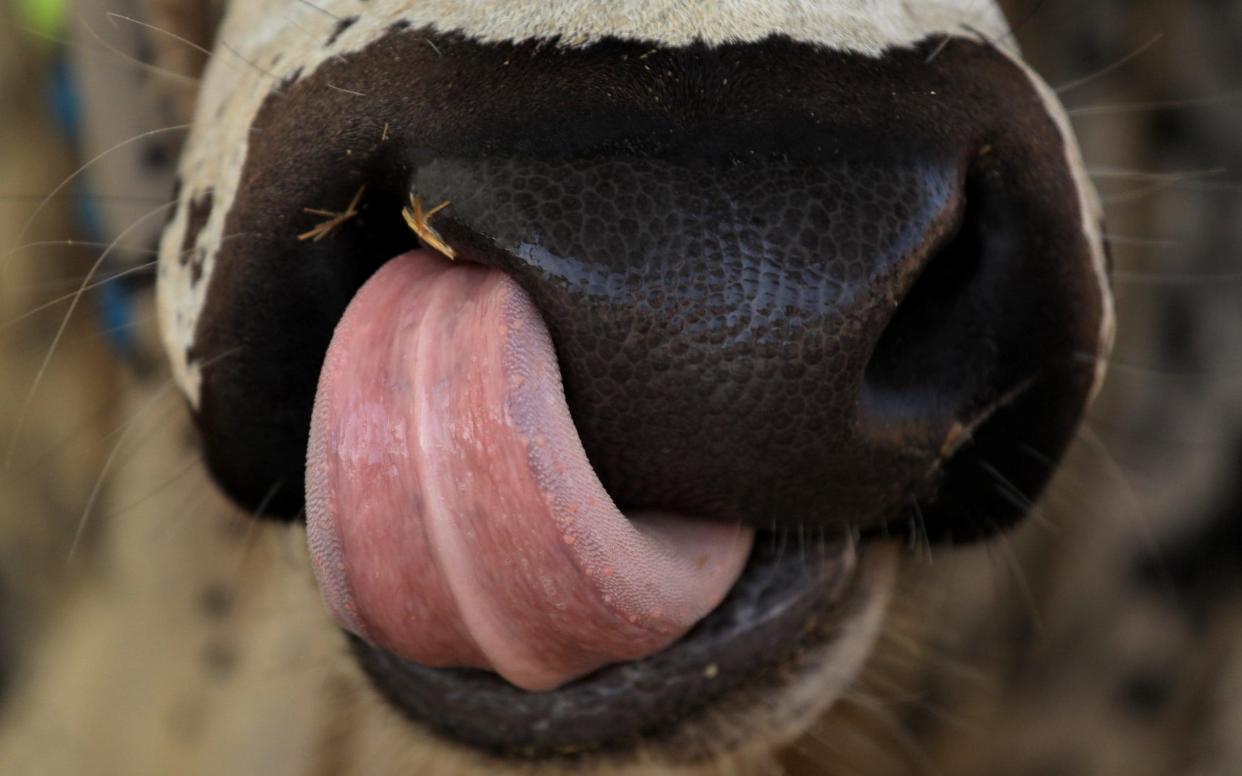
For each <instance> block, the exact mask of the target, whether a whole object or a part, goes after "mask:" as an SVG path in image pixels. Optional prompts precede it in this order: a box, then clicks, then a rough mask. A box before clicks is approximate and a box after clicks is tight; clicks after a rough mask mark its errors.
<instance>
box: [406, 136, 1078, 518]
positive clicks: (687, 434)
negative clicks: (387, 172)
mask: <svg viewBox="0 0 1242 776" xmlns="http://www.w3.org/2000/svg"><path fill="white" fill-rule="evenodd" d="M992 154H993V150H992V149H990V148H987V147H982V148H979V149H976V150H975V151H974V153H972V154H965V155H950V154H946V155H939V156H937V155H932V156H920V155H911V156H902V155H892V154H876V155H874V156H870V155H868V154H867V153H865V152H861V153H860V152H857V151H856V152H854V153H852V154H851V155H850V157H849V158H848V159H835V160H830V161H826V162H825V161H819V162H818V163H816V164H807V163H805V162H802V161H799V160H792V159H788V158H780V157H776V158H763V159H756V158H746V159H737V158H723V159H721V158H715V159H711V158H707V159H698V160H694V161H687V160H685V159H682V160H678V161H668V160H658V159H650V158H646V159H644V158H625V157H618V158H604V159H598V158H597V159H590V160H565V161H557V162H550V161H536V160H530V159H501V160H498V159H495V158H491V159H477V158H475V159H436V160H434V161H431V162H429V163H427V164H425V165H424V166H421V167H420V168H418V169H417V171H416V173H415V175H414V176H413V179H412V187H413V191H414V192H415V196H417V197H419V198H422V199H424V200H426V201H427V202H447V203H449V205H448V206H446V207H445V208H444V209H443V210H442V211H441V212H442V213H443V215H442V216H440V215H437V217H436V218H435V228H436V229H437V230H439V233H440V235H441V236H442V237H443V238H444V239H445V240H446V241H447V242H448V243H449V244H451V245H452V246H453V248H454V250H455V251H456V253H457V256H458V258H459V259H460V260H467V261H476V262H480V263H484V264H489V265H493V266H497V267H500V268H501V269H504V270H505V271H506V272H508V273H509V274H510V275H512V276H513V277H514V278H515V279H516V280H517V281H518V282H519V283H520V284H521V285H523V286H524V288H525V289H526V290H527V292H528V293H529V294H530V295H531V297H532V298H533V299H534V301H535V303H536V305H537V306H538V308H539V310H540V311H541V313H542V314H543V316H544V318H545V320H546V322H547V324H548V327H549V330H550V332H551V334H552V338H553V341H554V343H555V345H556V350H557V354H558V358H559V360H560V366H561V370H562V375H563V379H564V383H565V391H566V396H567V397H568V400H569V404H570V409H571V412H572V414H573V417H574V420H575V423H576V424H577V427H578V430H579V433H580V435H581V437H582V440H583V444H584V446H585V448H586V450H587V453H588V455H589V457H590V460H591V462H592V464H593V465H594V467H595V469H596V472H597V474H598V475H599V476H600V479H601V481H602V482H603V483H604V485H605V486H606V487H607V488H608V490H609V493H610V494H611V495H612V496H613V498H614V499H615V500H616V501H617V502H618V504H619V505H620V506H621V507H622V508H623V509H626V510H631V509H633V510H659V509H665V510H673V511H676V512H684V513H692V514H705V515H712V516H714V517H719V518H724V519H730V520H738V521H742V522H746V523H751V524H754V525H757V526H762V527H768V526H776V527H793V526H804V527H805V526H812V527H838V528H840V527H846V526H849V527H858V528H862V529H875V528H883V527H884V526H886V525H887V524H888V523H889V522H891V521H893V520H894V519H897V518H898V517H899V516H901V515H902V514H904V513H906V512H907V511H909V510H910V509H912V508H917V509H919V510H920V511H922V510H923V507H922V506H921V505H919V501H920V500H924V501H926V502H927V503H926V512H927V514H924V515H923V517H924V520H925V521H927V520H930V521H931V524H930V525H928V526H927V530H928V531H930V532H933V533H937V534H939V533H944V532H951V533H953V534H954V535H959V536H960V535H964V534H968V533H971V532H972V531H974V530H985V529H982V528H981V527H980V526H981V524H983V523H984V522H986V523H989V524H991V525H993V526H995V525H999V524H1001V523H1003V522H1005V520H1006V517H1005V515H1006V514H1007V513H1006V512H1005V510H1004V509H1001V508H1000V507H1001V506H1005V507H1007V508H1008V509H1009V510H1010V511H1012V510H1013V509H1014V507H1015V504H1013V503H1009V504H992V505H989V508H987V509H981V510H980V512H981V514H979V515H975V516H971V515H966V516H963V515H961V514H957V515H952V516H951V518H949V519H951V521H952V523H953V525H945V524H943V523H944V520H945V519H946V517H945V516H944V515H943V514H941V512H940V511H939V507H938V504H939V503H940V501H941V499H939V498H938V496H939V494H940V492H941V490H942V489H944V488H945V487H946V486H947V487H953V488H956V487H963V486H958V485H957V483H956V478H951V479H954V480H955V481H954V482H953V483H952V484H949V483H948V482H947V481H946V480H947V479H950V478H949V474H950V470H956V469H959V468H962V466H961V465H960V464H962V463H963V462H965V461H967V459H969V458H970V457H971V456H972V455H974V456H976V457H977V456H979V455H980V454H982V455H983V456H984V458H985V459H991V458H998V460H993V461H991V462H990V463H989V462H988V460H978V461H971V462H969V465H968V466H967V467H966V468H972V467H973V468H978V469H979V471H977V472H974V473H973V474H972V473H971V472H963V473H962V474H963V476H967V477H968V478H970V479H972V480H973V481H975V482H976V483H977V482H978V479H979V476H981V475H984V474H985V473H986V472H987V471H988V469H987V468H985V467H990V468H991V469H992V470H993V471H998V472H999V471H1001V470H1002V469H1004V468H1008V467H1006V466H1005V463H1003V462H1002V461H1000V460H999V458H1005V457H1006V453H1005V451H1006V450H1009V449H1010V448H1011V447H1013V446H1015V445H1019V444H1021V445H1027V446H1029V447H1030V448H1031V449H1032V450H1046V449H1049V448H1050V447H1051V448H1059V445H1060V444H1063V439H1061V438H1058V435H1063V434H1065V433H1067V429H1068V427H1070V426H1072V424H1073V421H1074V419H1075V418H1076V417H1077V412H1078V410H1079V409H1080V407H1081V403H1082V400H1083V396H1084V392H1085V389H1086V386H1087V384H1088V383H1089V382H1090V380H1089V377H1090V374H1091V373H1092V369H1091V366H1092V365H1090V364H1087V365H1085V366H1084V364H1082V363H1079V362H1076V360H1075V353H1078V352H1081V351H1084V350H1089V349H1090V345H1089V344H1087V343H1089V341H1090V338H1092V337H1094V336H1096V334H1097V332H1098V323H1095V322H1094V321H1092V320H1090V319H1091V315H1090V314H1088V312H1087V311H1088V310H1089V308H1090V305H1083V299H1082V298H1080V297H1079V296H1078V295H1077V294H1076V290H1075V289H1077V288H1080V287H1081V286H1082V282H1081V278H1080V277H1079V275H1080V273H1081V270H1082V267H1081V266H1080V265H1079V264H1078V263H1077V262H1075V261H1073V260H1071V261H1059V258H1060V257H1057V256H1054V255H1049V254H1048V250H1047V248H1048V242H1047V240H1048V239H1049V238H1050V237H1051V236H1054V235H1055V234H1056V233H1058V232H1059V231H1064V230H1067V229H1068V230H1070V231H1073V230H1074V229H1076V228H1079V229H1080V226H1079V225H1077V224H1057V223H1049V222H1048V219H1049V218H1051V219H1052V221H1055V220H1056V218H1057V216H1055V215H1052V216H1049V214H1047V213H1041V212H1040V209H1039V208H1035V209H1034V210H1032V209H1030V205H1031V202H1030V201H1028V200H1029V199H1030V198H1031V195H1032V192H1024V191H1023V190H1022V189H1021V186H1020V185H1016V184H1015V183H1014V182H1013V181H1012V180H1009V179H1007V177H1006V175H1005V173H1004V167H1005V163H1004V161H998V160H996V159H994V158H991V156H992ZM1035 193H1036V194H1037V192H1035ZM1093 325H1095V326H1096V330H1095V331H1093V330H1092V326H1093ZM1084 338H1085V340H1084ZM1024 417H1026V418H1028V419H1029V418H1030V417H1038V418H1040V419H1041V420H1040V421H1039V422H1037V423H1033V424H1032V423H1028V422H1025V421H1024V420H1023V418H1024ZM1058 421H1059V423H1060V427H1058V428H1056V429H1055V430H1053V429H1048V428H1041V427H1040V425H1041V424H1042V423H1045V422H1050V423H1052V424H1053V426H1057V425H1058ZM993 425H996V426H998V427H1000V426H1006V425H1008V426H1010V428H1009V429H1008V431H1000V430H997V431H994V430H993V428H992V426H993ZM1049 432H1051V433H1049ZM995 433H1000V434H1004V435H1011V439H1009V440H1008V441H1005V440H1003V439H1002V440H1001V441H1002V442H1003V444H1001V445H1000V446H999V447H1000V449H999V450H990V449H984V450H982V451H981V449H980V448H979V446H978V445H977V444H975V443H976V441H977V440H976V437H977V436H978V435H981V434H986V435H992V434H995ZM1010 443H1012V444H1010ZM1009 463H1013V462H1012V461H1009ZM1032 466H1037V468H1038V467H1043V466H1044V465H1043V464H1042V463H1039V462H1037V461H1035V460H1031V461H1029V462H1027V463H1026V464H1025V465H1022V466H1017V467H1014V469H1013V471H1012V478H1013V480H1005V484H1006V485H1007V486H1008V487H1011V488H1015V489H1022V488H1023V485H1027V486H1028V487H1027V488H1026V489H1025V490H1023V493H1024V495H1023V498H1030V497H1031V496H1033V493H1030V492H1029V491H1031V490H1034V489H1037V488H1030V487H1029V485H1031V483H1023V484H1018V483H1017V482H1015V481H1014V480H1018V479H1021V478H1022V476H1023V475H1022V472H1024V471H1029V470H1030V469H1031V467H1032ZM997 467H1000V468H999V469H998V468H997ZM1045 473H1046V472H1045ZM1001 476H1004V475H1001ZM999 485H1000V483H999V482H998V483H997V486H998V487H999ZM975 487H977V486H975ZM975 500H978V499H975ZM1014 500H1016V499H1014ZM951 508H952V509H953V510H955V511H958V512H960V511H961V510H963V508H964V505H963V504H961V503H958V504H953V505H952V507H951ZM972 508H973V507H972ZM983 512H986V514H983ZM962 523H965V524H966V525H965V526H963V525H961V524H962Z"/></svg>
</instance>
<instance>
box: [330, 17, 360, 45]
mask: <svg viewBox="0 0 1242 776" xmlns="http://www.w3.org/2000/svg"><path fill="white" fill-rule="evenodd" d="M357 21H358V17H357V16H348V17H346V18H344V19H341V20H340V21H339V22H337V23H336V28H335V29H334V30H332V34H331V35H329V36H328V40H327V41H325V42H324V44H323V45H324V46H331V45H332V44H334V43H336V41H337V40H338V39H339V38H340V37H341V36H342V35H344V34H345V30H348V29H349V28H350V27H353V26H354V23H355V22H357Z"/></svg>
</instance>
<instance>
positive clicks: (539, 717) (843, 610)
mask: <svg viewBox="0 0 1242 776" xmlns="http://www.w3.org/2000/svg"><path fill="white" fill-rule="evenodd" d="M865 566H867V560H866V555H864V554H863V553H861V552H860V548H858V547H857V546H856V545H855V544H854V542H852V541H851V540H849V539H839V540H827V539H824V538H822V537H816V538H814V539H809V538H807V537H804V536H803V537H800V536H799V535H798V534H796V533H782V534H779V535H777V534H771V533H765V534H762V535H761V536H759V537H758V538H757V539H756V542H755V547H754V550H753V553H752V556H751V558H750V560H749V562H748V564H747V567H746V570H745V572H744V573H743V575H742V577H741V578H740V579H739V580H738V582H737V583H736V585H735V586H734V587H733V589H732V590H731V591H730V593H729V595H728V597H727V598H726V599H725V601H724V602H723V603H722V604H721V605H720V606H719V607H717V608H716V609H715V610H714V611H712V612H711V613H710V614H709V615H708V616H707V617H706V618H704V619H703V620H702V621H701V622H700V623H699V624H698V625H696V626H695V628H694V629H692V630H691V631H690V632H689V633H688V634H687V635H686V636H684V637H683V638H682V639H680V640H679V641H677V642H676V643H674V644H673V645H672V646H671V647H669V648H668V649H666V650H664V651H662V652H659V653H657V654H654V655H651V656H649V657H647V658H644V659H642V660H637V661H633V662H629V663H624V664H619V665H612V666H608V667H606V668H604V669H601V670H600V671H598V672H596V673H594V674H591V675H589V676H586V677H584V678H581V679H578V680H576V681H574V682H572V683H570V684H567V685H565V686H563V687H561V688H559V689H557V690H554V691H552V692H545V693H529V692H524V691H522V690H519V689H517V688H515V687H513V686H512V685H510V684H508V683H507V682H505V681H504V680H502V679H500V678H499V677H497V676H495V675H494V674H491V673H489V672H485V671H478V670H471V669H443V668H429V667H426V666H422V665H418V664H415V663H411V662H409V661H405V660H402V659H400V658H398V657H396V656H394V655H392V654H391V653H389V652H387V651H385V650H383V649H381V648H378V647H375V646H373V645H371V644H368V643H366V642H364V641H362V640H361V639H357V638H355V639H353V640H352V641H353V647H354V651H355V654H356V655H357V657H358V659H359V661H360V663H361V665H362V667H363V669H364V670H365V671H366V672H367V673H368V674H369V675H370V677H371V678H372V679H373V681H374V684H375V686H376V687H377V689H378V690H379V691H380V693H381V694H383V695H384V696H385V698H386V699H387V700H388V701H389V702H390V703H391V704H392V705H393V706H395V707H396V708H397V709H398V710H399V711H400V712H402V713H403V714H405V715H407V716H409V717H410V718H412V719H413V720H414V721H415V722H417V723H419V724H421V725H425V726H426V727H428V728H430V729H432V730H433V731H435V732H437V733H439V734H441V735H444V736H446V737H448V738H451V739H453V740H455V741H458V742H461V743H465V744H468V745H470V746H473V747H477V748H479V749H482V750H484V751H487V752H490V753H493V754H496V755H500V756H505V757H513V756H517V757H523V758H546V757H553V756H559V755H564V754H566V753H581V752H587V751H625V750H627V749H628V748H629V747H630V746H632V745H633V744H634V743H635V742H637V741H640V740H641V741H642V742H643V743H644V744H659V743H660V742H661V741H668V742H676V743H675V745H674V746H673V750H675V754H676V756H677V757H679V758H684V759H685V760H686V761H687V762H689V761H694V760H697V759H700V758H702V757H705V756H711V754H712V752H713V751H719V750H720V749H722V748H728V746H730V745H732V744H731V742H729V741H725V740H722V739H719V740H712V741H704V740H703V739H702V737H701V736H690V740H684V739H682V738H681V736H682V733H683V731H685V730H687V729H689V728H693V726H694V724H695V723H696V722H699V721H706V722H707V723H708V724H710V721H711V715H712V714H713V713H715V712H717V711H718V710H719V709H721V708H724V707H727V706H728V705H729V704H730V703H731V702H732V703H734V704H735V705H734V708H735V709H741V708H746V707H749V706H751V705H753V704H754V703H755V697H757V696H758V695H759V694H761V693H763V692H766V691H771V690H774V689H775V690H779V689H780V687H782V686H784V685H785V684H787V683H789V682H791V681H797V679H798V677H799V676H801V675H802V674H803V673H806V672H810V671H813V670H815V667H816V664H817V663H819V662H821V661H823V660H825V659H826V658H825V655H824V653H823V651H822V650H827V649H830V648H831V645H832V643H833V642H834V641H836V640H837V639H840V638H841V637H842V631H843V628H842V626H843V624H844V623H847V622H851V621H853V619H854V618H855V617H858V616H859V615H860V614H861V613H862V612H863V611H864V610H865V609H866V607H867V606H868V604H869V599H870V597H871V596H872V594H873V593H874V592H876V591H873V590H871V589H870V586H871V584H872V583H871V582H870V581H869V580H868V579H867V574H865V573H860V572H862V571H863V567H865ZM863 619H866V618H865V617H863ZM864 629H865V628H864ZM842 670H843V671H845V672H849V671H850V670H851V667H850V666H845V667H844V668H843V669H842ZM827 691H828V690H827V689H825V690H824V692H827ZM724 732H725V731H721V734H722V735H723V733H724ZM732 743H736V742H732Z"/></svg>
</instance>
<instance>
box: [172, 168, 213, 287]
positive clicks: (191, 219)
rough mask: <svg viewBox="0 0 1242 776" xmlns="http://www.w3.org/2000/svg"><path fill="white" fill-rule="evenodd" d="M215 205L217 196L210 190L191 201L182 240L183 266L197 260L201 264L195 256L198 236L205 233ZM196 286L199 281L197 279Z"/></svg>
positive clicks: (199, 259)
mask: <svg viewBox="0 0 1242 776" xmlns="http://www.w3.org/2000/svg"><path fill="white" fill-rule="evenodd" d="M214 204H215V196H214V195H213V194H212V192H211V190H210V189H208V190H207V191H204V192H203V193H202V194H199V195H198V196H196V197H194V198H193V199H191V200H190V204H189V206H188V207H187V209H186V224H185V237H183V238H182V240H181V255H180V256H179V257H178V259H179V260H180V261H181V266H183V267H184V266H186V265H187V264H189V263H190V261H191V260H192V259H196V258H197V260H198V261H199V262H200V263H201V261H202V257H196V256H195V255H194V254H195V253H196V251H195V250H194V246H195V245H196V244H197V243H198V235H199V234H200V233H201V232H202V231H203V227H205V226H207V220H208V219H210V218H211V209H212V207H213V205H214ZM194 282H195V285H197V283H198V279H197V278H195V281H194Z"/></svg>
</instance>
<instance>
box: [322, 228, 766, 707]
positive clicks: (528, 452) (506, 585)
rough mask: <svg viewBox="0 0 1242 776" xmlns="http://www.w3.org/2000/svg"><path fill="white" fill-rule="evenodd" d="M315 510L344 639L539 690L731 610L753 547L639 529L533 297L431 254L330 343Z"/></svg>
mask: <svg viewBox="0 0 1242 776" xmlns="http://www.w3.org/2000/svg"><path fill="white" fill-rule="evenodd" d="M306 515H307V528H308V530H307V533H308V539H309V542H310V549H311V558H312V562H313V565H314V569H315V575H316V577H317V578H318V581H319V588H320V592H321V594H322V596H323V599H324V601H325V602H326V604H327V605H328V607H329V609H330V610H331V611H332V612H333V614H334V615H335V616H336V618H337V620H338V621H339V622H340V623H341V624H342V625H343V626H345V627H346V628H348V629H349V630H350V631H352V632H354V633H355V634H357V635H358V636H361V637H362V638H364V639H366V640H368V641H370V642H371V643H373V644H376V645H378V646H380V647H383V648H385V649H387V650H388V651H390V652H392V653H394V654H396V655H399V656H400V657H403V658H406V659H408V660H411V661H414V662H417V663H421V664H424V665H429V666H437V667H450V666H456V667H475V668H484V669H489V670H492V671H495V672H496V673H498V674H500V675H501V676H503V677H504V678H505V679H507V680H509V681H510V682H511V683H513V684H515V685H517V686H519V687H522V688H525V689H528V690H547V689H552V688H555V687H558V686H560V685H562V684H564V683H566V682H568V681H570V680H572V679H575V678H578V677H580V676H583V675H585V674H587V673H590V672H591V671H593V670H595V669H597V668H600V667H602V666H605V665H608V664H610V663H616V662H620V661H628V660H636V659H639V658H642V657H645V656H647V655H650V654H652V653H654V652H657V651H659V650H661V649H664V648H665V647H667V646H669V645H670V644H671V643H673V642H674V641H675V640H677V639H678V638H679V637H681V636H682V635H684V634H685V632H686V631H687V630H688V629H689V628H690V627H691V626H692V625H694V623H696V622H697V621H698V620H699V619H701V618H702V617H703V616H704V615H706V614H707V613H708V612H710V611H711V610H712V609H713V608H715V607H716V605H717V604H719V603H720V601H721V600H722V599H723V598H724V596H725V594H726V593H727V592H728V590H729V588H730V587H731V586H732V585H733V583H734V582H735V581H736V579H737V577H738V576H739V575H740V573H741V571H742V568H743V566H744V565H745V562H746V558H747V556H748V554H749V552H750V546H751V543H752V541H753V535H752V532H751V531H750V530H749V529H746V528H743V527H739V526H736V525H729V524H726V523H718V522H712V521H709V520H701V519H695V518H691V517H688V516H683V515H673V514H660V513H631V514H629V515H628V516H627V515H624V514H622V513H621V511H620V510H618V508H617V507H616V505H615V504H614V503H613V501H612V499H611V498H609V496H608V494H607V492H605V490H604V488H603V486H602V485H601V484H600V482H599V479H598V478H597V477H596V476H595V472H594V471H593V469H592V468H591V464H590V462H589V461H588V460H587V456H586V452H585V451H584V449H583V446H582V443H581V441H580V440H579V438H578V433H577V431H576V429H575V428H574V424H573V420H572V419H571V417H570V414H569V408H568V405H567V404H566V400H565V394H564V391H563V389H562V387H561V378H560V371H559V369H558V367H557V362H556V354H555V352H554V350H553V347H552V343H551V340H550V339H549V336H548V332H547V329H546V327H545V326H544V323H543V320H542V318H541V317H540V315H539V313H538V311H537V310H536V309H535V307H534V305H533V304H532V303H531V301H530V299H529V297H528V296H527V295H526V293H525V292H524V291H523V290H522V289H521V288H520V287H519V286H517V285H516V284H515V283H514V282H513V281H512V280H511V279H510V278H509V277H508V276H506V275H505V274H504V273H503V272H500V271H499V270H495V269H489V268H485V267H480V266H477V265H470V264H462V263H450V262H448V261H447V260H445V259H443V258H442V257H440V256H438V255H436V254H432V253H430V252H428V251H421V250H420V251H414V252H411V253H407V254H405V255H403V256H400V257H398V258H396V259H393V260H392V261H390V262H389V263H388V264H386V265H385V266H384V267H382V268H381V269H380V270H379V272H377V273H376V274H375V276H374V277H372V278H371V279H370V280H369V281H368V282H367V283H366V285H364V286H363V288H362V289H361V290H360V291H359V292H358V294H357V296H356V297H355V298H354V300H353V301H352V302H351V303H350V305H349V308H348V310H346V312H345V315H344V317H343V318H342V320H341V322H340V324H339V325H338V326H337V329H336V333H335V334H334V335H333V339H332V343H331V346H330V347H329V349H328V355H327V358H326V360H325V362H324V366H323V371H322V373H321V375H320V379H319V389H318V394H317V395H316V398H315V411H314V418H313V420H312V423H311V433H310V446H309V449H308V451H307V467H306Z"/></svg>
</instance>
